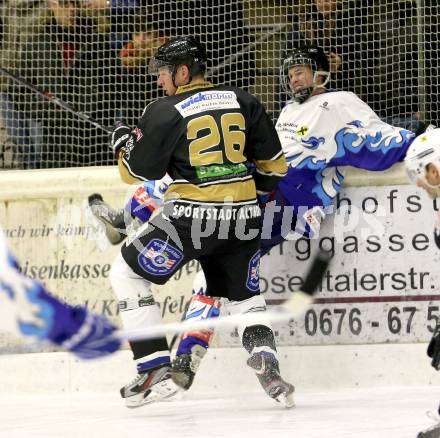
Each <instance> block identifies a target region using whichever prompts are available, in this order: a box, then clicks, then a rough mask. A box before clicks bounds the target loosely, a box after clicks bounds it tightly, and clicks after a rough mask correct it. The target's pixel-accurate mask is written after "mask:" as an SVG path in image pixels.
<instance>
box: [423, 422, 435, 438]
mask: <svg viewBox="0 0 440 438" xmlns="http://www.w3.org/2000/svg"><path fill="white" fill-rule="evenodd" d="M417 438H440V423H439V424H434V426H431V427H430V428H429V429H426V430H424V431H422V432H419V434H418V435H417Z"/></svg>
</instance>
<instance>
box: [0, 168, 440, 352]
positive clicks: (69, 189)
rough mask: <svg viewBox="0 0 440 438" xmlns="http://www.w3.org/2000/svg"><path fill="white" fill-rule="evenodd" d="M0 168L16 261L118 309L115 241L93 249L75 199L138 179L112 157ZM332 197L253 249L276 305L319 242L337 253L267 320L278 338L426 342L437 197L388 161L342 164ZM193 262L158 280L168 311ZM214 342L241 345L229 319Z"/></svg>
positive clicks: (12, 347) (96, 304)
mask: <svg viewBox="0 0 440 438" xmlns="http://www.w3.org/2000/svg"><path fill="white" fill-rule="evenodd" d="M0 178H1V184H2V192H1V194H0V223H1V225H2V227H3V228H4V229H5V231H6V233H7V235H8V238H9V242H10V244H11V246H12V248H13V250H14V251H15V252H16V253H17V255H18V257H19V259H20V261H21V264H22V269H23V270H24V271H25V272H26V273H27V274H28V275H29V276H31V277H35V278H39V279H40V280H41V281H43V282H45V283H46V284H47V285H48V286H49V287H50V289H51V290H52V291H54V292H56V293H57V294H58V295H59V296H61V297H62V298H64V299H66V300H67V301H69V302H72V303H81V304H87V305H88V306H90V307H91V308H93V309H94V310H95V311H97V312H100V313H103V314H105V315H107V316H109V317H111V318H113V319H114V320H115V321H118V306H117V300H116V298H115V297H114V295H113V293H112V291H111V288H110V283H109V279H108V275H109V270H110V266H111V263H112V260H113V258H114V257H115V255H116V254H117V252H118V250H119V248H118V247H108V248H101V249H100V248H98V247H97V242H96V241H94V240H91V238H92V237H93V235H94V234H95V233H96V232H94V230H93V229H92V228H91V227H90V226H87V224H86V222H85V218H84V202H85V201H86V199H87V196H88V195H90V194H92V193H95V192H99V193H101V194H102V195H103V197H104V199H105V200H106V201H108V202H109V203H110V204H111V205H113V206H115V207H121V206H122V205H123V204H124V203H125V200H126V199H128V198H129V197H130V195H131V193H132V192H133V190H134V188H135V186H127V185H124V184H123V183H122V182H120V180H119V177H118V174H117V169H116V168H113V167H105V168H99V169H96V168H87V169H66V170H47V171H26V172H20V171H10V172H2V173H1V174H0ZM335 207H336V212H335V213H334V214H331V215H329V216H328V217H327V218H326V220H325V222H324V225H323V227H322V229H321V233H320V235H319V238H316V239H313V240H312V241H307V240H305V239H303V238H294V239H292V240H290V241H288V242H285V243H284V244H283V245H281V246H279V247H276V248H274V249H273V250H272V251H271V253H270V255H268V256H266V257H264V258H263V259H262V264H261V271H260V275H261V282H260V285H261V289H262V291H263V293H264V295H265V297H266V300H267V302H268V304H269V305H277V304H278V303H280V302H281V301H283V300H284V299H286V298H287V297H289V296H290V294H291V293H293V292H294V291H295V290H297V289H298V288H299V287H300V286H301V283H302V279H303V276H304V273H305V271H306V270H307V267H308V264H309V263H310V260H311V259H312V258H313V254H314V252H315V251H316V249H317V248H318V247H325V248H326V249H329V250H330V251H331V252H332V253H333V254H334V257H333V259H332V264H331V266H330V269H329V271H328V273H327V274H326V276H325V277H324V279H323V281H322V284H321V286H320V290H319V294H318V295H317V299H316V301H315V303H314V304H313V305H312V307H311V308H310V309H308V310H307V312H306V313H305V314H304V315H303V316H301V317H300V318H297V319H296V320H294V321H291V322H290V323H288V324H283V325H279V326H276V327H275V328H276V334H277V337H278V343H279V344H280V345H284V346H291V345H305V346H314V345H334V344H346V345H349V344H378V343H419V342H426V341H427V340H428V339H429V338H430V334H431V332H432V330H433V328H434V326H435V323H436V320H437V318H438V317H439V316H440V304H439V302H438V298H439V296H440V295H439V285H440V281H439V280H440V269H439V250H438V249H437V248H436V247H435V244H434V242H433V227H434V220H435V214H436V209H437V205H436V203H433V202H432V201H430V200H428V198H427V196H425V195H424V194H423V193H421V192H420V191H419V190H418V189H417V188H415V187H413V186H410V185H406V179H405V178H404V176H403V174H402V169H401V168H400V167H397V168H395V169H393V170H392V171H391V172H388V173H386V174H372V173H370V174H368V173H365V172H364V173H351V174H350V175H349V176H348V177H347V184H346V188H345V189H343V191H342V192H341V193H340V195H339V196H338V198H337V200H336V203H335ZM292 237H294V236H292ZM199 269H200V267H199V265H198V263H196V262H192V263H190V264H188V265H186V266H185V267H183V268H182V269H181V270H179V271H176V273H175V275H174V276H173V278H172V280H171V281H170V282H169V283H168V284H167V285H165V286H161V287H155V297H156V300H157V301H158V303H159V305H160V306H161V311H162V315H163V317H164V319H165V320H166V321H173V320H176V319H178V318H180V316H181V314H182V311H183V309H184V308H185V304H186V302H187V301H188V299H189V296H190V292H191V282H192V279H193V277H194V275H195V273H196V272H197V271H198V270H199ZM0 339H1V341H2V342H1V345H2V347H1V348H2V351H3V352H5V351H26V350H27V348H28V347H27V346H25V345H23V344H21V343H20V342H19V341H17V340H15V339H13V338H11V337H9V336H5V335H2V336H1V338H0ZM214 342H215V345H216V346H218V347H231V346H238V345H239V342H238V337H237V333H236V332H235V331H231V332H220V333H218V334H217V336H216V338H215V341H214Z"/></svg>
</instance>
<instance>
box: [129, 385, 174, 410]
mask: <svg viewBox="0 0 440 438" xmlns="http://www.w3.org/2000/svg"><path fill="white" fill-rule="evenodd" d="M180 392H181V388H180V387H179V386H177V385H176V384H175V383H174V382H173V381H172V380H171V379H166V380H164V381H162V382H159V383H156V384H155V385H154V386H153V387H152V388H151V392H150V393H149V394H148V395H147V396H146V397H144V394H138V395H136V396H132V397H127V398H126V399H125V406H126V407H127V408H129V409H136V408H140V407H141V406H145V405H149V404H151V403H157V402H161V401H168V399H169V398H171V397H173V396H175V395H177V394H178V393H180Z"/></svg>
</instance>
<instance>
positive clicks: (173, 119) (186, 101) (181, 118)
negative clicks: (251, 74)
mask: <svg viewBox="0 0 440 438" xmlns="http://www.w3.org/2000/svg"><path fill="white" fill-rule="evenodd" d="M119 166H120V170H121V175H122V177H123V179H124V180H125V181H127V182H131V181H130V180H132V179H133V178H135V179H138V180H151V179H160V178H162V177H163V176H164V175H165V173H168V174H169V175H170V176H171V178H172V179H173V183H172V184H171V185H170V187H169V189H168V190H167V192H166V194H165V199H173V198H179V199H181V200H187V201H190V202H200V203H203V202H208V203H224V202H228V203H234V204H241V203H248V202H255V198H256V190H258V191H262V192H269V191H271V190H273V189H274V188H275V186H276V184H277V183H278V180H279V179H280V178H281V177H282V176H283V175H285V173H286V172H287V165H286V160H285V157H284V154H283V152H282V149H281V144H280V142H279V139H278V136H277V133H276V131H275V128H274V126H273V124H272V121H271V120H270V118H269V116H268V115H267V113H266V111H265V109H264V107H263V106H262V105H261V103H260V102H258V100H257V99H256V98H255V97H253V96H251V95H250V94H249V93H247V92H245V91H243V90H240V89H238V88H233V87H226V86H218V87H217V86H213V85H212V84H211V83H209V82H197V83H191V84H189V85H187V86H184V87H179V89H178V90H177V93H176V95H174V96H169V97H164V98H162V99H159V100H156V101H154V102H152V103H151V104H150V105H148V106H147V107H146V108H145V110H144V113H143V115H142V117H141V119H140V121H139V124H138V126H137V127H136V128H135V129H134V130H133V131H132V132H131V134H130V137H129V138H128V141H127V142H126V143H125V145H124V147H123V148H122V153H121V154H120V157H119Z"/></svg>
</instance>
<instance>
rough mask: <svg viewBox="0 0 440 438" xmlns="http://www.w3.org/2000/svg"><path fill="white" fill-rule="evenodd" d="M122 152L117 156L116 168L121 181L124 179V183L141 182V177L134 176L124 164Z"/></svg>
mask: <svg viewBox="0 0 440 438" xmlns="http://www.w3.org/2000/svg"><path fill="white" fill-rule="evenodd" d="M121 157H122V154H120V155H119V158H118V170H119V175H120V176H121V179H122V181H124V182H125V183H126V184H139V183H140V182H142V180H141V179H138V178H135V177H134V176H133V175H132V174H131V173H130V172H129V171H128V169H127V167H126V166H125V163H124V162H123V161H122V158H121Z"/></svg>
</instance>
